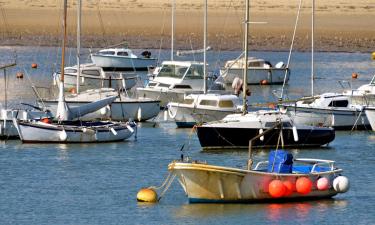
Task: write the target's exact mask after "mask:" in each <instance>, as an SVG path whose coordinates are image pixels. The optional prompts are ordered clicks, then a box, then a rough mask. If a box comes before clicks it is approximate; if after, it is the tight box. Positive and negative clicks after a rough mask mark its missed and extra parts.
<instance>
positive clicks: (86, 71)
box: [82, 70, 100, 76]
mask: <svg viewBox="0 0 375 225" xmlns="http://www.w3.org/2000/svg"><path fill="white" fill-rule="evenodd" d="M82 74H85V75H91V76H100V72H99V71H98V70H82Z"/></svg>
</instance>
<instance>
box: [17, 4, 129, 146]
mask: <svg viewBox="0 0 375 225" xmlns="http://www.w3.org/2000/svg"><path fill="white" fill-rule="evenodd" d="M79 5H80V4H79ZM63 11H64V15H63V31H64V36H63V40H62V53H61V55H62V56H61V76H60V82H59V85H58V86H59V98H58V105H57V112H56V119H57V120H58V122H57V123H56V122H53V121H50V120H46V121H34V120H33V121H25V122H24V121H19V120H17V119H15V118H14V119H13V123H14V126H15V127H16V129H17V131H18V134H19V137H20V139H21V141H22V142H38V143H86V142H89V143H91V142H110V141H123V140H124V139H127V138H129V137H130V136H131V135H132V134H133V133H134V132H135V130H134V128H135V127H136V124H135V123H134V122H132V121H129V122H126V123H124V122H111V121H98V122H88V123H85V122H82V121H80V120H76V119H77V118H79V117H80V116H83V115H85V114H87V113H90V112H94V111H96V110H98V109H101V108H103V107H105V106H106V105H108V104H110V103H111V102H113V101H114V100H115V99H116V97H114V96H111V97H108V98H104V99H102V100H98V101H95V102H91V103H88V104H85V105H82V106H79V107H76V108H73V107H69V105H68V104H67V103H66V102H65V96H64V66H65V43H66V38H67V29H66V17H67V0H64V10H63Z"/></svg>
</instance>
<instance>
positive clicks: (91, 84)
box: [53, 64, 138, 92]
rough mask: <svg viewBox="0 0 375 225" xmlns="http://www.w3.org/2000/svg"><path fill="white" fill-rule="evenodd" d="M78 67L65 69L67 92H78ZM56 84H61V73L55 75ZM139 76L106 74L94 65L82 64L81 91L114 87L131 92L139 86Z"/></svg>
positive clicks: (116, 73)
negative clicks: (130, 90)
mask: <svg viewBox="0 0 375 225" xmlns="http://www.w3.org/2000/svg"><path fill="white" fill-rule="evenodd" d="M77 68H78V66H72V67H65V68H64V87H65V91H70V92H76V90H75V88H76V87H77V76H78V69H77ZM53 77H54V81H55V83H58V82H59V79H60V73H54V74H53ZM137 81H138V76H137V74H135V73H129V72H127V73H126V72H105V71H104V70H103V68H101V67H99V66H96V65H94V64H81V65H80V74H79V90H80V91H85V90H88V89H94V88H102V87H113V88H115V89H124V90H129V89H131V88H132V87H134V86H135V85H136V84H137Z"/></svg>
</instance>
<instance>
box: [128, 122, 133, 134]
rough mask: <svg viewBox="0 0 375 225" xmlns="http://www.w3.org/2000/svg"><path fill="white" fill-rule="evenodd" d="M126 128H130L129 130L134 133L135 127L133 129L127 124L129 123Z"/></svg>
mask: <svg viewBox="0 0 375 225" xmlns="http://www.w3.org/2000/svg"><path fill="white" fill-rule="evenodd" d="M126 128H128V130H129V131H130V132H132V133H133V132H134V129H133V128H132V127H131V126H130V125H128V124H127V125H126Z"/></svg>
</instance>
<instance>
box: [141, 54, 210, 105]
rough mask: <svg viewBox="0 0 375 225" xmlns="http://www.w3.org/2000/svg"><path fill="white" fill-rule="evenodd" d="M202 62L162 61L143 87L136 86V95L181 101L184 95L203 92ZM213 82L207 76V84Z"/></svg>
mask: <svg viewBox="0 0 375 225" xmlns="http://www.w3.org/2000/svg"><path fill="white" fill-rule="evenodd" d="M203 67H204V63H202V62H195V61H163V62H162V64H161V66H160V69H157V71H156V72H155V73H154V76H155V77H154V78H153V79H152V80H150V81H149V82H148V84H147V85H146V86H145V87H138V88H137V93H138V96H142V97H145V98H152V99H157V100H160V101H161V102H160V106H161V107H165V106H166V105H167V104H168V102H171V101H175V102H182V101H183V100H184V97H185V95H188V94H197V93H203V89H204V87H203V85H204V74H203V70H204V68H203ZM212 83H213V82H212V80H210V78H208V83H207V85H211V84H212Z"/></svg>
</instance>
